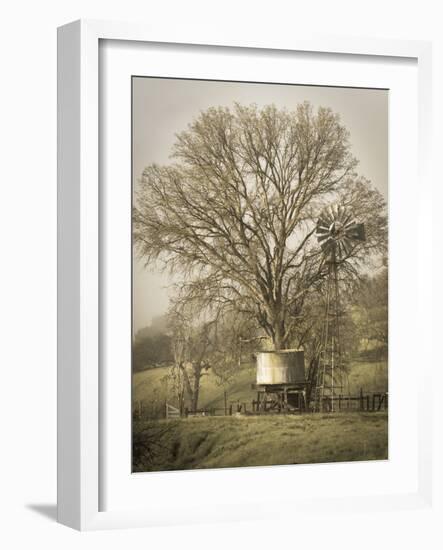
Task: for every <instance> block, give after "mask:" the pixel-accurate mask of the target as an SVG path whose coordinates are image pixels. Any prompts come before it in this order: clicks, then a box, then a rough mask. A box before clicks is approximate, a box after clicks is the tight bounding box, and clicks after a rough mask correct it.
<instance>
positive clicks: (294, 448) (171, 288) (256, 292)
mask: <svg viewBox="0 0 443 550" xmlns="http://www.w3.org/2000/svg"><path fill="white" fill-rule="evenodd" d="M388 100H389V91H388V90H386V89H366V88H343V87H342V88H340V87H330V86H308V85H296V84H285V83H258V82H231V81H215V80H213V81H211V80H191V79H173V78H157V77H145V76H140V77H139V76H133V77H132V471H133V472H155V471H174V470H191V469H203V468H205V469H208V468H234V467H248V466H273V465H274V466H275V465H290V464H294V465H295V464H313V463H331V462H349V461H369V460H387V459H388V409H389V400H388V380H389V377H388V263H389V262H388V107H389V102H388Z"/></svg>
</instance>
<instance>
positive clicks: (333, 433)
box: [134, 413, 388, 471]
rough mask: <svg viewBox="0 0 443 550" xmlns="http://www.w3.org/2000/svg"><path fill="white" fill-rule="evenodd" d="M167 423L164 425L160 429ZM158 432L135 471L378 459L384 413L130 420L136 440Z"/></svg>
mask: <svg viewBox="0 0 443 550" xmlns="http://www.w3.org/2000/svg"><path fill="white" fill-rule="evenodd" d="M166 425H168V428H169V429H167V430H164V428H165V426H166ZM155 432H157V433H160V432H161V433H162V434H163V435H161V436H160V438H159V441H158V442H160V443H161V445H160V446H158V450H157V452H156V454H155V453H154V456H151V457H150V459H149V460H147V459H146V457H144V455H143V452H141V453H137V458H138V462H137V463H136V464H134V470H135V471H158V470H183V469H195V468H226V467H239V466H266V465H278V464H306V463H319V462H347V461H356V460H384V459H387V458H388V418H387V414H386V413H337V414H304V415H275V416H245V417H236V416H233V417H205V418H188V419H181V420H175V421H166V420H159V421H145V422H136V423H135V424H134V434H135V435H136V440H137V441H140V440H143V435H142V434H143V433H144V434H155Z"/></svg>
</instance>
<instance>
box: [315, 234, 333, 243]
mask: <svg viewBox="0 0 443 550" xmlns="http://www.w3.org/2000/svg"><path fill="white" fill-rule="evenodd" d="M326 239H331V235H330V234H329V233H324V234H318V233H317V241H318V242H319V243H322V242H323V241H324V240H326Z"/></svg>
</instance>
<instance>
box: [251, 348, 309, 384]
mask: <svg viewBox="0 0 443 550" xmlns="http://www.w3.org/2000/svg"><path fill="white" fill-rule="evenodd" d="M303 382H305V356H304V352H303V351H300V350H295V349H287V350H279V351H260V352H258V353H257V384H258V385H261V386H266V385H272V384H277V385H278V384H301V383H303Z"/></svg>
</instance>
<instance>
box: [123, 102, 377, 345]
mask: <svg viewBox="0 0 443 550" xmlns="http://www.w3.org/2000/svg"><path fill="white" fill-rule="evenodd" d="M172 159H173V162H172V163H171V164H170V165H168V166H158V165H156V164H153V165H151V166H149V167H147V168H146V169H145V170H144V172H143V175H142V179H141V182H140V185H139V189H138V192H137V195H136V201H135V207H134V212H133V222H134V223H133V230H134V238H135V243H136V246H137V251H138V254H139V256H140V257H142V258H144V260H145V261H146V263H147V264H149V263H151V262H159V261H160V262H162V263H163V265H164V267H165V268H167V269H170V270H171V271H173V272H174V273H181V274H182V275H183V284H182V285H181V288H180V291H179V294H180V296H181V299H183V300H185V301H186V300H198V301H199V303H200V304H202V307H205V306H206V307H212V308H218V309H221V308H229V309H231V310H232V311H236V312H238V313H240V314H245V315H247V316H249V317H250V318H253V319H255V321H256V323H257V325H258V326H259V327H261V328H262V330H264V332H265V334H266V335H267V336H268V337H269V338H270V340H271V342H272V346H273V347H274V349H282V348H285V347H287V346H288V345H289V344H290V341H291V334H292V332H293V329H294V325H295V324H296V323H297V318H298V317H299V316H300V315H301V314H302V310H303V303H304V299H305V296H306V294H307V293H309V292H312V291H315V289H316V285H317V284H318V283H319V281H321V280H322V278H324V276H325V273H326V268H325V265H324V261H323V258H322V255H321V253H320V251H319V249H318V246H317V243H316V240H315V221H316V219H317V216H318V214H319V212H320V210H321V209H322V208H323V207H324V206H325V205H326V204H329V203H331V202H335V201H341V202H343V203H345V204H347V206H350V207H351V208H354V209H355V212H356V216H358V215H360V214H362V215H363V216H364V221H365V225H366V233H367V240H366V242H365V243H361V244H358V245H356V247H355V248H354V249H353V250H352V251H351V252H350V255H349V257H348V258H346V261H347V263H348V264H349V266H353V267H354V268H355V269H356V268H357V267H358V265H359V263H360V262H362V261H365V259H367V258H368V257H370V255H371V254H372V252H378V251H380V250H382V249H383V247H385V246H386V218H385V215H384V208H385V205H384V201H383V199H382V197H381V195H380V194H379V193H378V191H376V190H375V189H374V188H373V187H372V186H371V185H370V184H369V182H368V181H366V180H365V179H363V178H361V177H359V176H358V175H357V174H356V172H355V170H356V166H357V160H356V159H355V158H354V157H353V156H352V154H351V150H350V143H349V134H348V131H347V130H346V128H345V127H344V126H343V125H342V124H341V122H340V118H339V115H337V114H335V113H333V112H332V111H331V110H330V109H327V108H322V107H320V108H319V109H318V110H316V111H314V109H313V108H312V106H311V105H310V104H309V103H303V104H300V105H298V106H297V107H296V109H295V111H287V110H279V109H277V108H276V107H275V106H273V105H270V106H267V107H264V108H262V109H259V108H258V107H256V106H254V105H253V106H248V107H245V106H242V105H239V104H236V105H235V107H234V108H233V109H232V110H231V109H228V108H221V107H219V108H211V109H209V110H207V111H206V112H203V113H201V114H200V116H199V117H198V118H197V119H196V120H195V121H194V122H193V123H192V124H190V125H189V127H188V129H187V130H186V131H184V132H182V133H180V134H178V135H177V141H176V143H175V146H174V150H173V152H172Z"/></svg>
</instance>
